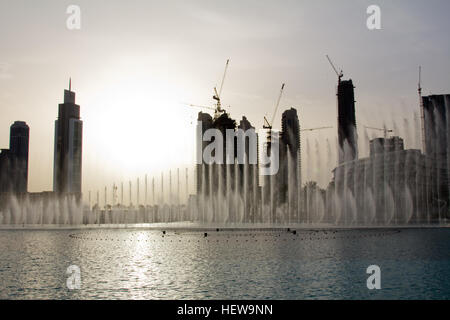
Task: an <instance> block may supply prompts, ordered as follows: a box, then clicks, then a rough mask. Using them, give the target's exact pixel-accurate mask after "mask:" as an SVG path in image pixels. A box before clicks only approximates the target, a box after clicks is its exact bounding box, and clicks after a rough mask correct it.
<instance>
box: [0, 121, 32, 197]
mask: <svg viewBox="0 0 450 320" xmlns="http://www.w3.org/2000/svg"><path fill="white" fill-rule="evenodd" d="M29 136H30V128H29V127H28V125H27V124H26V123H25V122H24V121H15V122H14V123H13V124H12V125H11V129H10V140H9V149H2V150H1V153H0V193H1V192H8V193H9V192H11V193H16V194H18V193H26V192H27V190H28V148H29Z"/></svg>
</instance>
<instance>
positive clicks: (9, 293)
mask: <svg viewBox="0 0 450 320" xmlns="http://www.w3.org/2000/svg"><path fill="white" fill-rule="evenodd" d="M449 236H450V229H445V228H440V229H401V230H397V229H373V230H300V231H297V233H296V234H293V233H290V232H287V231H285V230H252V231H250V230H233V231H226V230H223V231H208V235H207V237H205V236H204V231H194V230H172V231H170V230H169V231H167V233H166V234H165V235H163V233H162V231H158V230H144V229H93V230H75V229H74V230H10V231H7V230H2V231H0V248H1V250H0V275H1V280H0V298H2V299H4V298H9V299H32V298H38V299H47V298H53V299H382V298H386V299H395V298H404V299H416V298H425V299H449V298H450V277H449V276H448V274H449V272H450V243H449V241H448V239H449ZM372 264H376V265H379V266H380V268H381V277H382V278H381V279H382V280H381V285H382V289H381V290H376V291H373V290H368V289H367V287H366V280H367V277H368V275H367V274H366V268H367V267H368V266H369V265H372ZM70 265H77V266H79V267H80V268H81V278H82V279H81V280H82V284H81V289H80V290H68V289H67V287H66V280H67V277H68V276H67V275H66V269H67V267H68V266H70Z"/></svg>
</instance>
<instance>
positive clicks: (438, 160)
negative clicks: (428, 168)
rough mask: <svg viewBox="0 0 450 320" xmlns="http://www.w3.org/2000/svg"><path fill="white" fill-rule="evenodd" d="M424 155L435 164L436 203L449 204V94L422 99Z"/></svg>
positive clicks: (447, 205)
mask: <svg viewBox="0 0 450 320" xmlns="http://www.w3.org/2000/svg"><path fill="white" fill-rule="evenodd" d="M422 103H423V116H424V132H423V134H424V136H425V137H424V138H425V139H424V140H425V154H426V155H427V156H428V157H429V158H431V159H432V161H434V162H435V165H434V166H433V167H434V168H435V169H436V171H435V172H434V175H435V176H436V183H437V188H438V201H441V202H442V203H446V207H449V204H450V178H449V170H450V155H449V151H448V150H449V148H450V94H445V95H431V96H425V97H422Z"/></svg>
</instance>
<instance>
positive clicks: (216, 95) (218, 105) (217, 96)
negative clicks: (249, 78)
mask: <svg viewBox="0 0 450 320" xmlns="http://www.w3.org/2000/svg"><path fill="white" fill-rule="evenodd" d="M229 63H230V59H227V63H226V64H225V70H224V72H223V76H222V82H221V83H220V88H219V92H217V87H214V95H213V99H214V100H216V101H217V102H216V115H218V114H219V113H224V112H225V110H224V109H222V104H221V101H220V95H221V94H222V89H223V84H224V82H225V76H226V75H227V70H228V65H229Z"/></svg>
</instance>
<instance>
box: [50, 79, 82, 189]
mask: <svg viewBox="0 0 450 320" xmlns="http://www.w3.org/2000/svg"><path fill="white" fill-rule="evenodd" d="M82 137H83V122H82V121H81V120H80V106H79V105H77V104H75V92H73V91H72V90H71V82H69V90H64V103H61V104H59V110H58V119H57V120H56V121H55V153H54V166H53V191H55V192H57V193H60V194H61V193H63V194H65V193H71V194H75V195H77V196H81V169H82V166H81V165H82V159H81V156H82Z"/></svg>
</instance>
